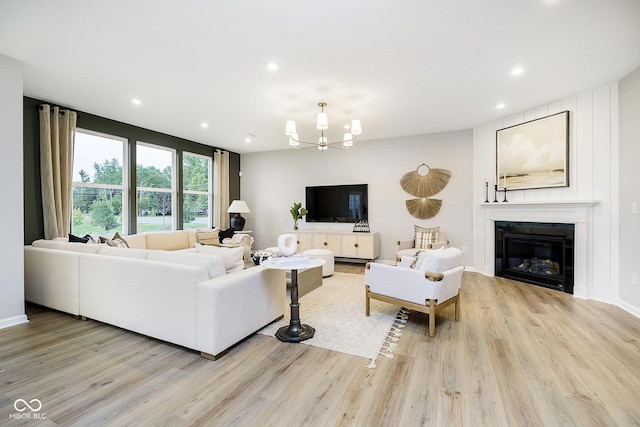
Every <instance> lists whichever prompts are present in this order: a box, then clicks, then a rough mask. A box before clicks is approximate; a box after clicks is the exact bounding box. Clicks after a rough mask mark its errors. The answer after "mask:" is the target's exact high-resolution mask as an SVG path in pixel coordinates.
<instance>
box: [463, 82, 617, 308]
mask: <svg viewBox="0 0 640 427" xmlns="http://www.w3.org/2000/svg"><path fill="white" fill-rule="evenodd" d="M617 108H618V86H617V83H616V84H612V85H609V86H606V87H603V88H600V89H596V90H593V91H590V92H586V93H582V94H580V95H577V96H572V97H569V98H565V99H562V100H560V101H557V102H553V103H550V104H547V105H543V106H541V107H539V108H536V109H533V110H530V111H526V112H523V113H520V114H516V115H513V116H511V117H508V118H505V119H504V120H500V121H496V122H493V123H489V124H487V125H484V126H480V127H477V128H475V129H474V204H473V205H474V227H473V230H474V248H473V249H474V250H473V252H474V268H475V269H476V271H479V272H482V273H484V274H487V275H493V274H494V256H495V252H494V250H495V248H494V232H495V230H494V221H531V222H554V223H571V224H575V227H576V228H575V241H574V245H575V260H574V263H575V278H574V280H575V285H574V296H576V297H581V298H589V299H597V300H600V301H606V302H610V303H617V302H618V263H617V259H618V257H617V255H618V178H617V173H616V171H617V164H618V157H617V153H618V135H617V132H618V110H617ZM565 110H568V111H569V112H570V113H569V120H570V121H569V184H570V185H569V187H563V188H546V189H535V190H520V191H510V192H509V193H508V197H507V198H508V200H509V201H508V202H499V203H484V202H485V186H484V183H485V181H488V182H489V187H490V190H489V200H494V197H493V191H492V187H493V183H494V179H495V178H494V177H495V174H496V172H495V170H496V169H495V167H496V166H495V165H496V158H495V156H496V130H498V129H502V128H505V127H509V126H513V125H516V124H520V123H524V122H527V121H530V120H534V119H537V118H540V117H544V116H547V115H550V114H555V113H558V112H561V111H565ZM502 199H503V196H502V194H500V195H499V196H498V200H502Z"/></svg>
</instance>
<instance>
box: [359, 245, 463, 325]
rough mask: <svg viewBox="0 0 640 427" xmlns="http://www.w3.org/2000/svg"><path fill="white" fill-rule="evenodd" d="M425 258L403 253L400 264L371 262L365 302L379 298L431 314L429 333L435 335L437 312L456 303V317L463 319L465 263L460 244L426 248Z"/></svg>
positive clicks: (422, 255)
mask: <svg viewBox="0 0 640 427" xmlns="http://www.w3.org/2000/svg"><path fill="white" fill-rule="evenodd" d="M421 257H422V259H420V258H418V259H417V260H416V263H415V264H416V265H417V266H415V267H414V268H410V267H409V266H410V265H411V264H413V263H414V258H413V257H404V258H403V259H402V261H401V263H400V264H398V265H397V266H390V265H385V264H380V263H368V264H367V266H366V268H365V285H366V301H365V303H366V306H365V314H366V315H367V316H369V313H370V301H371V299H372V298H373V299H377V300H380V301H384V302H388V303H390V304H395V305H399V306H401V307H405V308H408V309H410V310H416V311H420V312H422V313H426V314H428V315H429V336H432V337H434V336H435V335H436V313H437V312H439V311H440V310H442V309H443V308H445V307H447V306H449V305H451V304H455V319H456V320H460V285H461V283H462V272H463V271H464V267H463V266H462V265H460V259H461V257H462V252H461V251H460V249H458V248H445V249H441V250H427V251H424V252H423V253H422V254H421Z"/></svg>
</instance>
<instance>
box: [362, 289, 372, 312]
mask: <svg viewBox="0 0 640 427" xmlns="http://www.w3.org/2000/svg"><path fill="white" fill-rule="evenodd" d="M364 307H365V308H364V313H365V315H366V316H368V315H369V310H370V308H371V300H370V299H369V286H367V287H366V288H365V295H364Z"/></svg>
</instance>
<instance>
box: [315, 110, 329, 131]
mask: <svg viewBox="0 0 640 427" xmlns="http://www.w3.org/2000/svg"><path fill="white" fill-rule="evenodd" d="M316 128H318V129H320V130H324V129H328V128H329V120H328V119H327V113H318V120H317V121H316Z"/></svg>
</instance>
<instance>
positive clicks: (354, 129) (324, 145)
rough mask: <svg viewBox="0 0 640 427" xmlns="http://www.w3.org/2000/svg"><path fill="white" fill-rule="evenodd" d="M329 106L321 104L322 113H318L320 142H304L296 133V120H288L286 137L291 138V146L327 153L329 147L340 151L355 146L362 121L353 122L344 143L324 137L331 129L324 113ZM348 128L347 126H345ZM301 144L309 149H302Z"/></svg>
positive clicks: (317, 125)
mask: <svg viewBox="0 0 640 427" xmlns="http://www.w3.org/2000/svg"><path fill="white" fill-rule="evenodd" d="M326 106H327V103H326V102H319V103H318V107H320V112H319V113H318V119H317V121H316V128H318V129H320V139H318V142H308V141H303V140H301V139H299V138H298V132H297V131H296V122H295V120H287V126H286V128H285V132H284V133H285V135H287V136H289V145H290V146H292V147H293V148H295V149H300V148H311V147H312V146H315V147H318V150H321V151H325V150H327V149H328V148H329V147H331V148H337V149H340V150H346V149H348V148H349V147H351V146H352V145H353V141H355V140H356V138H357V137H358V135H360V134H361V133H362V127H361V126H360V120H352V121H351V127H350V128H349V132H345V134H344V137H343V138H342V141H336V142H328V141H327V137H326V136H324V131H325V129H327V128H328V127H329V121H328V120H327V113H325V112H324V107H326ZM345 127H346V126H345ZM300 144H306V145H308V147H300Z"/></svg>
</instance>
